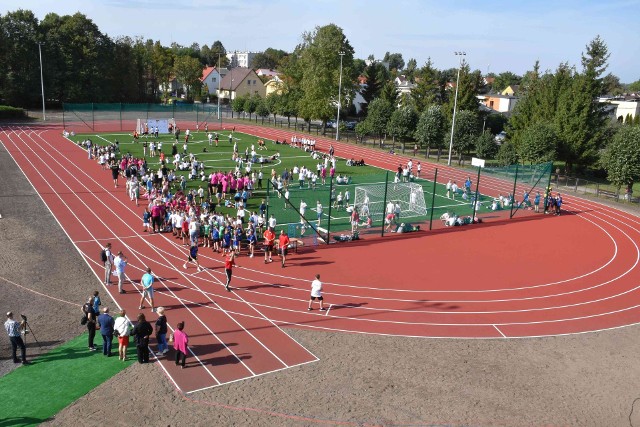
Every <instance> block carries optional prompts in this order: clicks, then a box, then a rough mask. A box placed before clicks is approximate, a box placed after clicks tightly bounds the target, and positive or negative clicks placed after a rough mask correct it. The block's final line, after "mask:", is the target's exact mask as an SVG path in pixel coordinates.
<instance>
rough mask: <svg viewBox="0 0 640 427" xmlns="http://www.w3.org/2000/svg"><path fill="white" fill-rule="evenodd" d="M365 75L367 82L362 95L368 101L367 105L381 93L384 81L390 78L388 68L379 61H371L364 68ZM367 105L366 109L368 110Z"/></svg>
mask: <svg viewBox="0 0 640 427" xmlns="http://www.w3.org/2000/svg"><path fill="white" fill-rule="evenodd" d="M364 76H365V77H366V78H367V84H366V87H365V88H364V90H363V91H362V97H363V98H364V100H365V101H367V105H368V104H369V103H371V101H373V100H374V99H375V98H377V97H378V96H379V95H380V91H381V90H382V87H383V85H384V83H385V82H386V81H387V80H388V72H387V69H386V68H385V67H384V65H382V64H381V63H379V62H371V63H370V64H369V65H368V66H367V67H366V68H365V69H364ZM366 108H367V107H366V106H365V111H366Z"/></svg>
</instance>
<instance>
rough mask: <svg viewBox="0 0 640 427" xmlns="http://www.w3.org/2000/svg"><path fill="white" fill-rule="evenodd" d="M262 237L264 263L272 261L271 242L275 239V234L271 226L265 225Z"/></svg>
mask: <svg viewBox="0 0 640 427" xmlns="http://www.w3.org/2000/svg"><path fill="white" fill-rule="evenodd" d="M262 237H263V238H264V263H265V264H266V263H268V262H273V260H272V259H271V256H272V253H273V242H274V241H275V240H276V234H275V233H274V232H273V229H272V228H271V227H267V230H266V231H265V232H264V234H263V235H262Z"/></svg>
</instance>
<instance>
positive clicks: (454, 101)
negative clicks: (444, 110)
mask: <svg viewBox="0 0 640 427" xmlns="http://www.w3.org/2000/svg"><path fill="white" fill-rule="evenodd" d="M454 53H455V55H456V56H459V57H460V66H459V67H458V78H457V79H456V96H455V98H454V100H453V120H452V121H451V140H450V141H449V160H448V161H447V165H448V166H451V150H452V149H453V129H454V128H455V126H456V109H457V108H458V86H460V69H461V68H462V62H463V61H464V57H465V56H466V55H467V53H466V52H454Z"/></svg>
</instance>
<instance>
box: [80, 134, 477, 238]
mask: <svg viewBox="0 0 640 427" xmlns="http://www.w3.org/2000/svg"><path fill="white" fill-rule="evenodd" d="M211 133H212V134H214V135H215V132H211ZM217 135H218V136H219V143H218V146H217V147H216V146H215V143H214V144H213V145H210V144H209V142H208V138H207V133H205V132H192V133H191V138H190V141H189V143H188V148H187V152H190V153H193V154H195V155H196V157H197V159H198V160H199V161H202V162H204V164H205V168H206V169H205V173H206V175H207V176H208V174H209V173H211V172H212V171H218V170H220V171H229V170H233V169H234V168H235V166H236V163H235V162H234V161H233V160H232V154H233V145H234V144H237V146H238V147H237V148H238V152H239V153H240V155H241V156H243V154H244V153H245V150H246V149H247V148H248V149H249V151H250V150H251V148H250V147H251V145H255V148H256V152H257V155H258V156H264V157H265V158H269V157H271V156H273V155H275V154H276V153H277V154H279V158H278V159H277V160H273V161H271V162H270V163H266V164H263V165H262V167H260V166H259V165H258V164H254V165H253V170H254V171H256V172H257V171H258V170H259V169H261V170H262V171H263V175H264V179H263V184H264V185H263V189H262V190H258V189H256V190H254V192H253V197H252V198H251V199H249V201H248V203H247V207H248V209H249V210H250V211H257V210H258V206H259V205H260V201H261V200H262V199H266V198H267V191H268V190H267V188H266V187H267V181H268V178H269V177H270V176H271V171H272V169H273V170H275V171H276V172H277V174H278V176H280V175H281V173H282V172H283V171H284V170H285V168H286V169H289V170H291V169H293V168H294V166H298V167H300V166H303V165H304V166H306V167H307V168H310V169H311V170H313V171H316V165H317V163H318V160H315V159H313V158H312V157H311V156H310V154H309V153H306V152H304V151H303V150H301V149H299V148H294V147H292V146H290V145H282V144H275V142H274V141H271V140H265V146H266V150H258V149H257V148H258V142H257V141H258V140H259V139H260V138H258V137H255V136H252V135H247V134H243V133H239V132H235V133H233V135H232V138H233V139H232V140H230V139H229V136H230V132H229V131H222V132H219V133H218V134H217ZM71 139H72V140H73V141H74V142H76V143H77V142H80V141H83V140H86V139H91V141H92V142H93V143H97V144H99V145H104V144H109V143H114V142H115V141H116V140H117V141H118V142H119V144H120V151H121V153H123V154H124V153H131V154H132V155H133V156H134V157H143V144H142V142H143V141H145V140H146V141H148V142H151V141H155V142H156V143H158V142H161V143H162V151H163V152H164V153H165V156H166V162H167V164H168V167H169V168H173V165H172V164H171V161H172V160H173V159H172V158H171V150H172V144H173V143H174V142H175V138H174V136H173V135H169V134H164V135H160V136H159V138H154V137H140V138H139V140H138V141H137V142H135V141H134V139H133V137H132V135H131V134H128V133H96V134H78V135H75V136H72V137H71ZM231 141H233V142H231ZM183 143H184V139H183V137H181V138H180V141H179V142H178V143H177V144H176V145H177V147H176V148H177V150H178V152H179V153H182V152H183ZM205 150H206V152H205ZM336 154H337V155H338V156H339V154H340V153H336ZM356 160H359V159H356ZM364 160H365V161H366V159H364ZM147 163H148V165H149V167H150V168H151V169H154V170H157V168H158V167H159V164H160V163H159V158H158V157H154V158H150V157H147ZM105 173H107V172H105ZM176 175H184V176H187V175H188V171H176ZM336 175H344V176H348V177H349V178H350V184H349V185H336V184H335V183H334V185H333V186H334V187H335V188H334V191H335V195H336V196H337V195H338V194H340V193H342V195H343V198H344V196H346V192H347V191H348V192H349V195H350V200H349V203H350V204H352V205H353V203H354V199H355V188H356V187H357V186H358V185H363V184H373V183H376V184H381V185H382V184H384V183H385V182H386V181H387V179H388V181H389V182H392V180H393V173H392V172H389V174H388V176H387V173H386V171H384V170H382V169H380V168H376V167H372V166H347V165H346V161H345V160H344V159H339V160H338V161H337V163H336ZM297 178H298V177H297V175H294V176H293V181H292V184H291V185H290V203H291V204H290V205H289V206H286V208H285V202H284V198H278V197H277V192H275V191H274V190H273V188H271V189H270V190H269V214H274V216H275V217H276V219H277V221H278V228H279V227H287V228H286V230H287V231H288V232H289V233H290V234H293V235H297V234H298V233H299V227H294V228H292V227H289V225H292V226H293V225H294V224H299V223H300V215H299V214H298V212H297V209H299V206H300V202H301V201H302V200H304V201H305V203H306V204H307V205H308V208H307V213H306V215H305V218H306V219H307V220H308V221H309V222H310V223H314V224H315V223H316V216H317V214H316V203H317V202H318V201H319V202H320V203H321V204H322V206H323V216H322V220H321V224H320V226H321V227H323V228H325V229H326V228H328V226H329V225H330V230H331V231H342V230H348V229H349V228H350V225H349V213H348V212H346V211H345V208H346V203H345V204H344V206H343V208H342V209H332V210H331V212H330V211H329V205H330V204H331V203H330V185H329V180H327V184H326V185H324V186H323V185H322V184H321V180H320V179H318V182H317V185H316V188H315V190H314V189H311V188H309V186H308V183H305V185H304V187H303V189H300V186H299V183H298V181H297ZM426 178H428V177H426ZM431 179H432V180H433V177H431ZM415 182H416V183H417V184H420V185H421V186H422V187H423V194H424V198H425V203H426V207H427V208H428V211H429V212H428V214H427V215H409V216H407V215H404V216H403V217H402V219H403V220H404V221H406V222H412V223H421V222H424V221H428V220H429V217H430V214H431V211H432V206H431V203H432V192H433V181H429V180H428V179H417V180H416V181H415ZM459 185H460V186H462V183H459ZM200 186H202V187H203V188H204V189H205V191H206V188H207V185H206V182H201V181H200V180H192V181H189V182H188V184H187V188H188V189H198V187H200ZM392 189H393V184H389V188H388V194H387V200H393V198H394V193H393V190H392ZM445 192H446V191H445V187H444V184H440V183H439V184H437V185H436V197H435V199H434V202H433V206H434V208H433V218H434V219H437V218H439V217H440V215H441V214H442V213H444V212H447V211H453V212H455V213H456V214H458V215H461V216H462V215H470V214H471V204H470V202H468V201H464V200H462V199H461V198H458V199H456V200H451V199H448V198H446V197H445ZM480 200H481V201H485V202H486V201H488V200H489V198H486V197H484V196H482V195H481V197H480ZM216 210H217V211H220V212H223V213H225V214H226V213H229V214H234V213H235V210H233V209H232V208H230V207H224V206H219V207H217V208H216ZM379 225H382V218H381V217H378V218H374V226H379Z"/></svg>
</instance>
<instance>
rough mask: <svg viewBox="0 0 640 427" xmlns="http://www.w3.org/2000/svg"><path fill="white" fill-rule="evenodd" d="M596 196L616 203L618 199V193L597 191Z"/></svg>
mask: <svg viewBox="0 0 640 427" xmlns="http://www.w3.org/2000/svg"><path fill="white" fill-rule="evenodd" d="M598 196H604V197H608V198H610V199H614V200H616V201H617V200H619V199H620V193H618V192H615V191H607V190H598Z"/></svg>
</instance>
